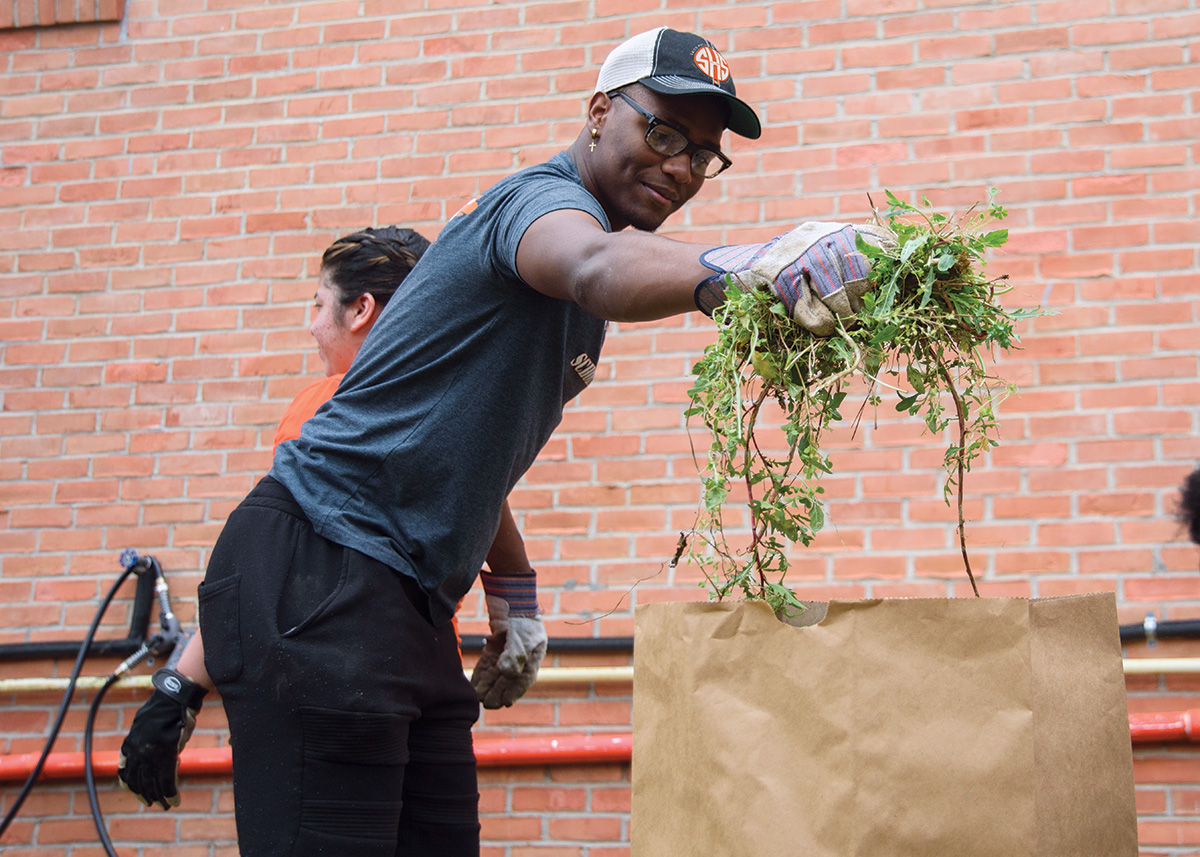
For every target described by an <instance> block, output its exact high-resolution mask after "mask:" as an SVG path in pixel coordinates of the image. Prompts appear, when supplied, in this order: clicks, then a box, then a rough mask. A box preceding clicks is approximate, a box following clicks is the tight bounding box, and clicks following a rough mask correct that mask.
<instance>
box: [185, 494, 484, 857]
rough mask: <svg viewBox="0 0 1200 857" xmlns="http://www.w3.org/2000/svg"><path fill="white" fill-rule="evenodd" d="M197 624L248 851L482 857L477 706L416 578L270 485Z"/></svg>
mask: <svg viewBox="0 0 1200 857" xmlns="http://www.w3.org/2000/svg"><path fill="white" fill-rule="evenodd" d="M200 629H201V633H202V635H203V638H204V654H205V657H204V663H205V667H206V668H207V669H208V672H209V675H210V676H211V677H212V679H213V681H214V682H215V683H216V685H217V690H218V691H219V692H220V694H221V699H222V701H223V703H224V705H225V712H226V714H227V716H228V718H229V731H230V739H231V742H232V744H233V797H234V807H235V814H236V819H237V831H238V845H239V848H240V850H241V853H242V855H244V857H265V856H266V855H270V857H274V855H280V857H282V855H289V857H309V855H317V854H320V855H323V857H337V855H353V857H477V855H478V854H479V791H478V784H477V780H476V774H475V756H474V752H473V750H472V745H471V727H472V725H473V724H474V722H475V719H476V718H477V717H478V714H479V703H478V701H477V699H476V696H475V692H474V690H473V689H472V687H471V685H470V683H469V682H468V681H467V680H466V678H465V677H464V676H463V670H462V661H461V658H460V656H459V653H458V644H457V640H456V638H455V635H454V631H453V627H452V626H451V625H450V624H446V625H444V626H436V627H435V626H434V625H432V624H430V622H429V619H428V607H427V602H426V599H425V596H424V595H423V593H422V592H421V591H420V589H419V588H418V587H417V585H416V583H415V582H413V581H411V580H410V579H409V578H407V577H405V576H403V575H401V574H399V573H397V572H396V571H394V570H392V569H390V568H388V567H386V566H384V565H383V564H381V563H379V562H377V561H375V560H373V559H371V558H369V557H367V556H365V555H363V554H361V553H359V552H357V551H354V550H350V549H348V548H344V547H342V546H340V545H336V544H334V543H332V542H330V541H328V540H326V539H324V538H321V537H320V536H318V535H317V534H316V533H314V532H313V529H312V526H311V524H310V523H309V521H308V519H307V518H306V517H305V516H304V514H303V512H302V511H301V510H300V508H299V507H298V506H297V505H296V503H295V501H294V500H293V499H292V497H291V495H290V494H289V493H288V492H287V490H286V489H285V488H284V487H283V486H282V485H281V484H279V483H278V482H276V481H275V480H273V479H271V478H269V477H268V478H266V479H264V480H263V481H262V482H260V483H259V485H258V486H257V487H256V488H255V489H254V490H253V491H251V492H250V494H249V496H247V497H246V499H245V500H244V501H243V502H242V503H241V505H240V506H238V507H237V509H235V510H234V512H233V513H232V514H231V515H230V516H229V520H228V522H227V523H226V525H225V528H224V530H223V531H222V533H221V536H220V538H219V539H218V540H217V544H216V546H215V547H214V549H213V553H212V558H211V559H210V561H209V564H208V570H207V573H206V575H205V578H204V582H203V583H202V584H201V585H200Z"/></svg>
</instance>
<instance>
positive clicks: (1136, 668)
mask: <svg viewBox="0 0 1200 857" xmlns="http://www.w3.org/2000/svg"><path fill="white" fill-rule="evenodd" d="M1122 664H1123V665H1124V668H1125V675H1171V674H1185V673H1200V658H1126V659H1125V660H1124V661H1122ZM467 675H468V676H470V672H469V671H468V672H467ZM105 681H107V677H106V676H99V677H97V676H84V677H81V678H80V679H79V680H78V681H76V682H75V687H76V689H78V690H81V691H88V690H98V689H99V688H100V687H101V686H102V685H103V684H104V682H105ZM632 681H633V667H631V666H623V667H542V669H541V670H540V671H539V672H538V679H537V683H538V684H540V685H544V686H549V685H579V684H622V683H625V684H628V683H629V682H632ZM149 687H150V676H148V675H138V676H125V677H123V678H120V679H118V680H117V681H116V682H115V683H114V684H113V689H117V688H120V689H141V688H146V689H148V688H149ZM66 688H67V680H66V679H65V678H10V679H0V693H38V692H45V691H57V692H59V693H61V692H62V691H64V690H66Z"/></svg>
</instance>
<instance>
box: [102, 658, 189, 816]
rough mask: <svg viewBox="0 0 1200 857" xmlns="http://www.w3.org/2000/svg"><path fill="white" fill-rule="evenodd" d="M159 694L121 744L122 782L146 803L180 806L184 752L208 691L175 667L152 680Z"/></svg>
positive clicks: (140, 711) (119, 768) (136, 717)
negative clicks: (181, 754)
mask: <svg viewBox="0 0 1200 857" xmlns="http://www.w3.org/2000/svg"><path fill="white" fill-rule="evenodd" d="M151 681H153V683H154V693H152V694H151V695H150V698H149V699H148V700H146V704H145V705H143V706H142V707H141V708H139V709H138V713H137V714H136V715H134V718H133V725H132V726H130V727H129V735H127V736H126V738H125V742H124V743H123V744H121V756H120V762H119V764H118V766H117V776H118V777H119V778H120V780H121V785H122V786H124V787H125V788H126V789H127V790H128V791H130V792H132V793H133V794H134V795H135V796H136V797H137V799H138V800H140V801H141V802H142V803H143V804H145V805H146V806H150V804H152V803H157V804H158V805H160V806H161V807H162V808H163V809H170V808H171V807H173V806H179V788H178V786H179V754H180V752H182V750H183V745H184V744H186V743H187V740H188V738H190V737H192V730H193V729H194V728H195V727H196V714H197V713H199V711H200V704H201V701H202V700H203V699H204V695H205V694H206V693H208V691H206V690H205V689H204V688H203V687H201V686H200V685H198V684H196V683H195V682H193V681H192V680H191V679H189V678H187V677H186V676H183V675H181V674H179V673H177V672H175V670H169V669H161V670H158V671H157V672H155V673H154V676H153V678H152V679H151Z"/></svg>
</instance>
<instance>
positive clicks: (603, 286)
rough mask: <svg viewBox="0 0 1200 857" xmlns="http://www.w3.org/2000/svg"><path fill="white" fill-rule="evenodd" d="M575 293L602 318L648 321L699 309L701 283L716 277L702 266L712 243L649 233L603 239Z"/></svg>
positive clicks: (584, 268) (576, 282) (573, 286)
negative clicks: (697, 296) (697, 298)
mask: <svg viewBox="0 0 1200 857" xmlns="http://www.w3.org/2000/svg"><path fill="white" fill-rule="evenodd" d="M596 244H597V246H596V250H595V252H594V253H592V254H591V255H590V256H589V258H588V260H587V262H586V263H585V264H583V265H581V266H580V267H579V269H578V270H577V272H576V276H575V278H574V282H572V283H571V285H570V289H571V291H572V292H573V294H574V299H575V301H576V303H578V304H579V305H580V306H582V307H583V308H584V309H586V310H587V311H588V312H590V313H591V314H592V315H594V316H596V317H597V318H604V319H608V320H610V321H649V320H653V319H659V318H667V317H669V316H673V315H679V314H680V313H685V312H690V311H692V310H694V309H696V303H695V300H694V297H693V294H694V292H695V289H696V284H697V283H699V282H700V281H701V280H703V279H704V278H705V277H707V276H708V275H709V274H711V273H712V271H710V270H709V269H708V268H706V267H705V266H704V265H702V264H701V263H700V254H701V253H702V252H703V251H704V250H706V249H708V247H707V245H702V244H689V243H685V242H682V241H674V240H672V239H669V238H664V237H662V236H660V235H653V234H651V233H649V232H636V231H629V232H619V233H617V234H615V235H606V236H603V238H602V239H601V240H598V241H597V242H596Z"/></svg>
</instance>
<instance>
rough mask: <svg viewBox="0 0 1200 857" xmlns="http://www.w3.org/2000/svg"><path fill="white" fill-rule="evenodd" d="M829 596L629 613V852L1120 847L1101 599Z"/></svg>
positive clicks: (1130, 810)
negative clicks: (791, 614) (783, 603)
mask: <svg viewBox="0 0 1200 857" xmlns="http://www.w3.org/2000/svg"><path fill="white" fill-rule="evenodd" d="M825 607H826V605H824V604H818V605H814V608H813V609H812V610H810V611H808V612H807V613H806V614H804V615H805V617H806V618H807V620H809V621H812V620H815V619H818V618H819V620H820V621H819V622H818V623H817V624H815V625H812V626H811V627H792V626H791V625H787V624H784V623H782V622H780V621H779V620H777V619H776V618H775V616H774V614H773V613H772V612H771V610H770V608H769V607H767V606H766V605H765V604H762V603H757V602H744V603H719V604H712V603H674V604H649V605H645V606H641V607H638V608H637V611H636V616H635V647H634V688H633V808H632V829H631V840H632V857H695V855H705V857H778V855H803V857H907V855H912V857H918V856H919V857H1024V855H1031V857H1032V855H1036V857H1135V855H1136V854H1137V815H1136V810H1135V808H1134V795H1133V758H1132V747H1131V744H1130V738H1129V719H1128V710H1127V708H1126V701H1125V681H1124V675H1123V672H1122V668H1121V649H1120V641H1119V633H1118V624H1117V613H1116V600H1115V598H1114V596H1113V595H1111V594H1101V595H1082V596H1072V597H1067V598H1055V599H1036V600H1025V599H1010V598H958V599H911V600H909V599H885V600H878V601H849V602H846V601H841V602H840V601H833V602H829V604H828V605H827V607H828V609H827V612H824V608H825ZM822 612H824V616H823V618H821V613H822ZM800 621H805V619H801V620H800Z"/></svg>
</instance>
